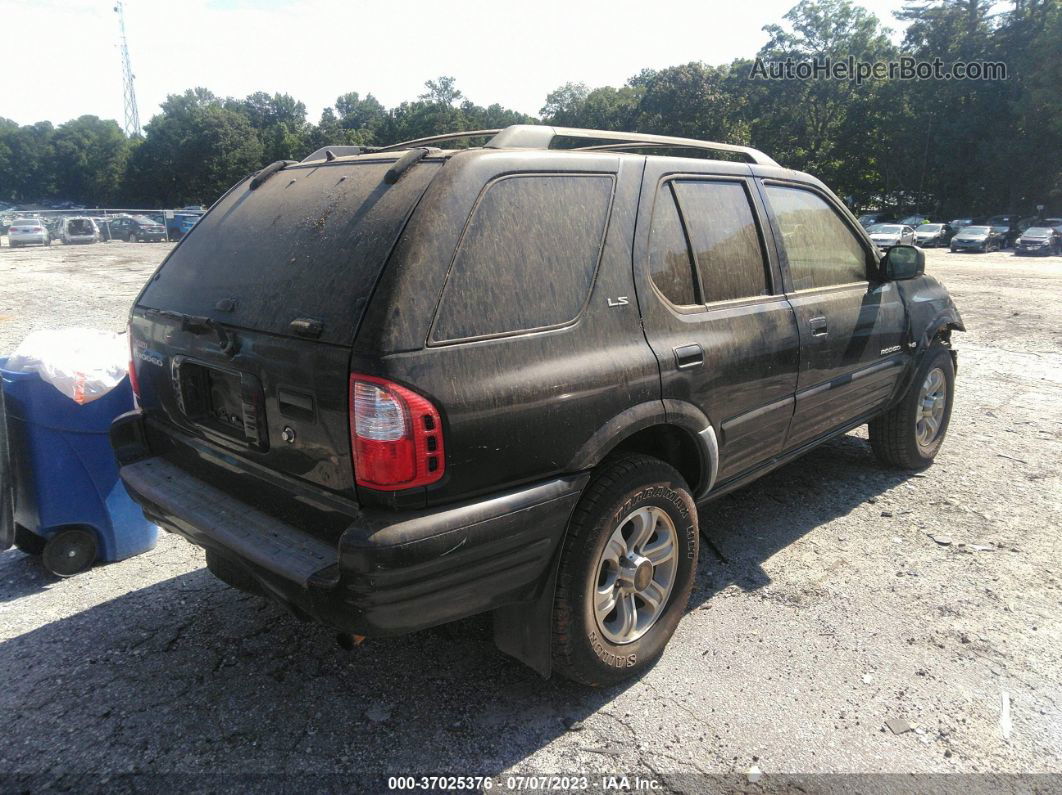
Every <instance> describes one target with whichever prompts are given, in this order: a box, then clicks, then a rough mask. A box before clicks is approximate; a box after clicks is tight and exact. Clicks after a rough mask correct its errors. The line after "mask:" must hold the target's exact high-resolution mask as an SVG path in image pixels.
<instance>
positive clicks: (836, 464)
mask: <svg viewBox="0 0 1062 795" xmlns="http://www.w3.org/2000/svg"><path fill="white" fill-rule="evenodd" d="M911 477H912V473H911V472H906V471H903V470H898V469H891V468H888V467H886V466H885V465H883V464H881V463H879V462H878V461H877V459H876V458H875V457H874V454H873V453H872V452H871V449H870V444H869V442H867V440H866V439H865V438H863V437H860V436H853V435H850V434H849V435H843V436H839V437H837V438H836V439H833V440H831V441H829V442H827V443H825V444H823V445H822V446H821V447H817V448H815V449H814V450H812V451H811V452H809V453H807V454H806V455H804V456H802V457H801V458H799V459H797V460H796V461H794V462H792V463H790V464H788V465H786V466H784V467H782V468H780V469H777V470H775V471H774V472H771V473H769V474H767V475H765V476H764V477H762V478H760V479H759V480H757V481H755V482H754V483H752V484H750V485H748V486H746V487H744V488H742V489H739V490H737V491H735V492H732V493H731V494H728V495H725V496H723V497H721V498H719V499H718V500H715V501H714V502H710V503H708V504H707V505H702V506H701V508H700V511H699V518H700V525H701V556H700V566H699V571H698V579H697V583H696V584H695V585H694V591H693V595H692V597H691V599H690V609H696V608H697V607H699V606H700V605H703V604H704V603H705V602H707V601H708V600H710V599H711V598H712V597H713V596H715V594H717V593H718V592H720V591H722V590H724V589H725V588H727V587H728V586H730V585H737V586H738V587H740V588H741V589H742V590H744V591H753V590H757V589H759V588H762V587H764V586H766V585H768V584H769V583H770V582H771V580H770V578H769V577H768V576H767V574H766V573H765V572H764V570H763V567H762V563H763V561H765V560H768V559H769V558H770V557H772V556H773V555H774V554H775V553H777V552H778V551H779V550H782V549H784V548H785V547H787V546H789V545H790V544H792V543H794V542H795V541H797V540H798V539H800V538H802V537H803V536H805V535H807V534H808V533H810V532H811V531H812V530H814V529H815V528H817V527H819V526H821V525H823V524H825V523H826V522H829V521H831V520H833V519H836V518H838V517H841V516H845V515H847V514H849V513H851V512H852V511H854V510H856V509H861V508H864V507H867V506H868V504H870V505H872V504H873V503H875V502H876V501H877V499H878V497H879V496H880V495H881V494H883V493H884V492H886V491H888V490H889V489H892V488H894V487H896V486H898V485H900V484H902V483H904V482H905V481H907V480H909V479H910V478H911ZM877 515H880V514H877ZM882 526H883V527H884V523H883V525H882ZM853 540H857V539H853ZM831 542H837V543H840V542H839V540H838V539H836V538H830V539H826V540H825V543H831Z"/></svg>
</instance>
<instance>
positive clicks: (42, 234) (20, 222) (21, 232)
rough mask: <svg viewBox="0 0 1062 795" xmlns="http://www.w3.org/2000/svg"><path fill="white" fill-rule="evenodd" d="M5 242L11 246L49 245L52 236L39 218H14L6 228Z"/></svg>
mask: <svg viewBox="0 0 1062 795" xmlns="http://www.w3.org/2000/svg"><path fill="white" fill-rule="evenodd" d="M7 243H8V245H9V246H11V248H18V247H19V246H30V245H38V246H49V245H51V243H52V238H51V235H49V234H48V228H47V227H46V226H45V225H44V222H43V221H42V220H41V219H40V218H37V217H33V218H16V219H15V220H14V221H12V222H11V226H9V227H8V228H7Z"/></svg>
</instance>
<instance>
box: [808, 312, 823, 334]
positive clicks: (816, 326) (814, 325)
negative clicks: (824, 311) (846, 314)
mask: <svg viewBox="0 0 1062 795" xmlns="http://www.w3.org/2000/svg"><path fill="white" fill-rule="evenodd" d="M808 325H809V326H810V327H811V333H812V335H813V336H815V337H825V336H826V333H827V328H826V316H825V315H819V316H818V317H813V318H811V319H810V320H808Z"/></svg>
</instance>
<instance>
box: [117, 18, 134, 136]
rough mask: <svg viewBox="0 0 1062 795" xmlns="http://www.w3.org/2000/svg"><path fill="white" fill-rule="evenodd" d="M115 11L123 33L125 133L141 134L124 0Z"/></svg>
mask: <svg viewBox="0 0 1062 795" xmlns="http://www.w3.org/2000/svg"><path fill="white" fill-rule="evenodd" d="M114 13H116V14H117V15H118V30H119V31H120V33H121V43H120V45H119V46H120V47H121V49H122V81H123V83H124V85H123V88H122V98H123V100H124V103H125V134H126V135H129V136H133V135H136V136H138V137H139V136H140V111H139V110H137V107H136V90H135V89H134V88H133V77H134V75H133V67H132V65H131V64H130V63H129V42H128V41H126V38H125V9H124V8H123V6H122V0H116V2H115V4H114Z"/></svg>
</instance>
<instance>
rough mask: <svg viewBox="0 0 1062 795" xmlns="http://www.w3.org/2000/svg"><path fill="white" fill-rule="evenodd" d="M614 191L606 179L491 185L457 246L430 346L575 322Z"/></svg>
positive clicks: (547, 178) (555, 177) (523, 179)
mask: <svg viewBox="0 0 1062 795" xmlns="http://www.w3.org/2000/svg"><path fill="white" fill-rule="evenodd" d="M613 186H614V181H613V178H612V177H611V176H610V175H604V174H602V175H590V174H533V175H517V176H510V177H503V178H501V179H499V180H497V181H495V182H493V183H491V184H490V185H488V187H487V188H486V190H485V191H484V192H483V193H482V195H481V196H480V198H479V200H478V201H477V203H476V206H475V208H474V209H473V210H472V215H471V217H470V218H469V221H468V224H467V226H466V227H465V231H464V234H463V235H462V237H461V242H460V243H459V244H458V247H457V252H456V254H455V256H454V260H453V263H452V265H451V268H450V272H449V275H448V276H447V279H446V284H445V285H444V286H443V291H442V297H441V299H440V302H439V308H438V310H437V312H436V316H435V322H434V324H433V327H432V332H431V335H430V341H431V342H434V343H444V342H457V341H462V340H470V339H479V338H482V337H489V336H497V335H508V334H516V333H520V332H524V331H534V330H538V329H546V328H551V327H556V326H561V325H565V324H567V323H570V322H572V321H574V320H575V319H576V318H577V317H578V315H579V312H580V311H581V309H582V307H583V305H584V304H585V303H586V300H587V297H588V296H589V294H590V287H591V285H592V284H593V281H594V274H595V273H596V271H597V264H598V260H599V259H600V256H601V246H602V243H603V241H604V236H605V227H606V225H607V223H608V215H609V208H610V206H611V203H612V194H613Z"/></svg>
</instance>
